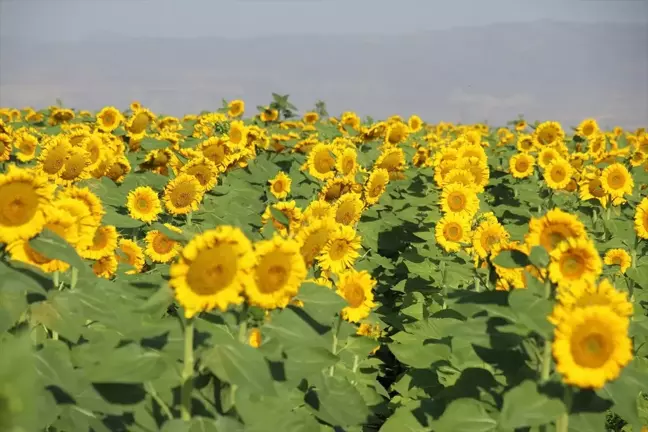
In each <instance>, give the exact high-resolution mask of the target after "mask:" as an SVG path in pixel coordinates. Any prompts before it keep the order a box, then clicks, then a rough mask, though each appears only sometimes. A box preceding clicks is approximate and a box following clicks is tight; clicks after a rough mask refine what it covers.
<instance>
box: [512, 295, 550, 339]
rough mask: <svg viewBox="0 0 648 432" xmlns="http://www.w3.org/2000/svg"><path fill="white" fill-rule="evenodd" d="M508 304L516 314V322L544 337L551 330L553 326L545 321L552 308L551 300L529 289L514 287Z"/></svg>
mask: <svg viewBox="0 0 648 432" xmlns="http://www.w3.org/2000/svg"><path fill="white" fill-rule="evenodd" d="M509 305H510V306H511V308H512V309H513V311H514V312H515V314H516V315H517V323H518V324H522V325H524V326H526V327H527V328H529V330H532V331H534V332H536V333H538V334H539V335H540V336H542V337H545V338H546V337H548V336H549V335H550V334H551V332H552V331H553V326H552V325H551V323H550V322H549V321H547V317H548V316H549V315H550V314H551V310H552V308H553V305H552V303H551V301H549V300H547V299H545V298H542V297H539V296H537V295H536V294H534V293H533V292H531V291H529V290H526V289H516V290H513V291H512V292H511V293H510V295H509Z"/></svg>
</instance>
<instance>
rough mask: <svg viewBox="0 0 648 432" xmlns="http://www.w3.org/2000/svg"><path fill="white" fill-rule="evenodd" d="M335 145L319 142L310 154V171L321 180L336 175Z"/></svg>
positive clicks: (308, 162) (308, 164) (308, 165)
mask: <svg viewBox="0 0 648 432" xmlns="http://www.w3.org/2000/svg"><path fill="white" fill-rule="evenodd" d="M335 164H336V163H335V157H334V153H333V147H332V146H331V145H329V144H324V143H319V144H317V145H315V147H313V149H312V150H311V151H310V153H309V154H308V161H307V167H308V173H309V174H310V175H312V176H313V177H315V178H316V179H319V180H328V179H330V178H333V176H334V175H335Z"/></svg>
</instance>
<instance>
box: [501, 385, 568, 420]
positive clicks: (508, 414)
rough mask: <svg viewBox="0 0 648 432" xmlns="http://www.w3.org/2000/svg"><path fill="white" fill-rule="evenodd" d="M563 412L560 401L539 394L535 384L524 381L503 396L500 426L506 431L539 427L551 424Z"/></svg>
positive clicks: (563, 406)
mask: <svg viewBox="0 0 648 432" xmlns="http://www.w3.org/2000/svg"><path fill="white" fill-rule="evenodd" d="M564 412H565V405H564V404H563V402H562V401H561V400H559V399H553V398H549V397H548V396H547V395H545V394H542V393H540V392H539V391H538V386H537V384H536V383H535V382H533V381H531V380H526V381H524V382H522V383H521V384H520V385H518V386H517V387H515V388H513V389H512V390H509V391H508V392H506V394H504V404H503V406H502V413H501V417H500V426H502V427H504V428H507V429H516V428H523V427H534V426H540V425H543V424H547V423H551V422H553V421H554V420H555V419H556V418H557V417H558V416H559V415H561V414H563V413H564Z"/></svg>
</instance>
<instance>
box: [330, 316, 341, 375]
mask: <svg viewBox="0 0 648 432" xmlns="http://www.w3.org/2000/svg"><path fill="white" fill-rule="evenodd" d="M341 325H342V315H341V314H340V315H338V318H337V321H336V322H335V328H334V329H333V344H332V345H331V352H332V353H333V355H337V346H338V333H339V332H340V326H341ZM333 375H335V364H333V365H331V369H330V370H329V376H333Z"/></svg>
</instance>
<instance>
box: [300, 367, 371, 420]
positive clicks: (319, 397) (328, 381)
mask: <svg viewBox="0 0 648 432" xmlns="http://www.w3.org/2000/svg"><path fill="white" fill-rule="evenodd" d="M305 400H306V403H307V404H308V405H309V406H310V407H311V408H312V409H313V410H314V412H315V415H316V416H317V417H319V418H320V419H322V420H324V421H325V422H327V423H329V424H331V425H333V426H342V427H344V426H355V425H360V424H363V423H364V422H365V421H366V420H367V417H368V415H369V409H368V408H367V405H366V404H365V402H364V400H363V399H362V396H361V395H360V393H359V392H358V390H357V389H356V388H355V387H354V386H353V385H352V384H351V383H350V382H349V381H347V380H346V379H345V378H342V377H338V376H332V377H331V376H325V378H324V380H323V381H322V386H321V387H318V388H316V389H315V390H311V391H310V392H309V393H308V394H307V395H306V398H305Z"/></svg>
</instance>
